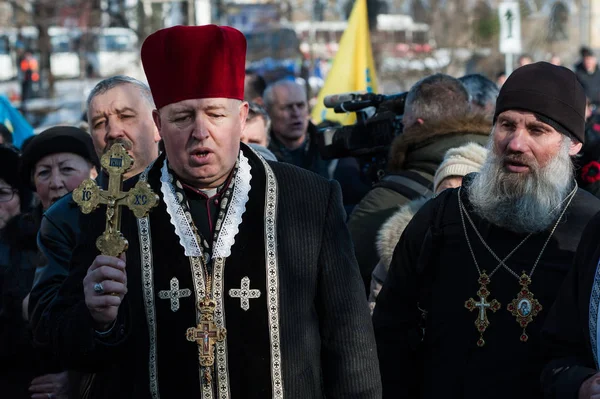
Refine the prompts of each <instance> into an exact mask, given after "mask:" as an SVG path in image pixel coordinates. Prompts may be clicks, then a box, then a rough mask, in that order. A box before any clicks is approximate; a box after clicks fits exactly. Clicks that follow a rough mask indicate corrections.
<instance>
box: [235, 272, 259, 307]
mask: <svg viewBox="0 0 600 399" xmlns="http://www.w3.org/2000/svg"><path fill="white" fill-rule="evenodd" d="M229 296H230V297H232V298H240V305H241V307H242V309H244V310H245V311H247V310H248V309H250V299H254V298H258V297H260V291H259V290H251V289H250V279H249V278H248V276H246V277H244V278H243V279H242V285H241V288H233V289H230V290H229Z"/></svg>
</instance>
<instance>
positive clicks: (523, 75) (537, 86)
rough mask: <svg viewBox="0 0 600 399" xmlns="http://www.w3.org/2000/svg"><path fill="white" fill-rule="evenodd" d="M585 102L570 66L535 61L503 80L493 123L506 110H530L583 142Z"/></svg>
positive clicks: (583, 93)
mask: <svg viewBox="0 0 600 399" xmlns="http://www.w3.org/2000/svg"><path fill="white" fill-rule="evenodd" d="M585 105H586V97H585V92H584V91H583V87H581V84H579V82H578V81H577V77H576V76H575V74H574V73H573V72H572V71H571V70H569V69H567V68H565V67H562V66H556V65H552V64H550V63H548V62H536V63H533V64H529V65H525V66H522V67H520V68H517V69H516V70H515V71H514V72H513V73H512V74H511V75H510V76H509V77H508V79H507V80H506V82H504V85H502V89H500V94H499V95H498V100H497V101H496V111H495V112H494V123H496V118H498V115H500V114H501V113H502V112H504V111H509V110H522V111H528V112H532V113H534V114H536V115H541V116H542V118H541V120H542V122H544V123H548V121H547V120H544V119H545V118H548V119H549V120H550V121H549V122H550V123H548V124H550V125H551V126H552V127H554V128H555V129H556V130H558V131H559V132H561V133H563V134H567V135H571V136H573V137H575V138H577V140H579V141H581V142H582V143H583V142H584V140H585ZM552 122H554V123H556V125H557V126H554V124H553V123H552ZM557 127H558V129H557Z"/></svg>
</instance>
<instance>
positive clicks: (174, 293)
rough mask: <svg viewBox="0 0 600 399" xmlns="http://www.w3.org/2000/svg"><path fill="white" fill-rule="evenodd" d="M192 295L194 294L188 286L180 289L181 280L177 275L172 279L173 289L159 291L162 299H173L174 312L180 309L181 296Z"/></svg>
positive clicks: (172, 308) (172, 307)
mask: <svg viewBox="0 0 600 399" xmlns="http://www.w3.org/2000/svg"><path fill="white" fill-rule="evenodd" d="M190 295H192V292H191V291H190V290H189V289H188V288H184V289H182V290H180V289H179V280H177V277H173V278H172V279H171V289H170V290H169V291H160V292H159V293H158V297H159V298H160V299H170V300H171V310H172V311H173V312H177V310H179V298H186V297H188V296H190Z"/></svg>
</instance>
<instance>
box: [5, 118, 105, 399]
mask: <svg viewBox="0 0 600 399" xmlns="http://www.w3.org/2000/svg"><path fill="white" fill-rule="evenodd" d="M2 151H4V152H0V160H1V161H0V163H1V164H2V165H0V201H2V200H3V199H4V202H0V228H1V230H0V290H1V291H0V294H1V302H0V340H1V342H0V345H1V347H0V397H10V398H33V399H48V398H54V399H63V398H64V399H67V398H70V397H75V396H74V395H70V394H69V389H70V388H69V379H68V375H67V373H66V372H64V371H63V370H60V369H59V368H57V367H56V365H57V364H59V362H58V361H56V360H55V359H52V357H51V355H50V354H49V353H46V352H45V351H44V350H42V349H39V348H34V346H33V344H32V341H31V337H30V332H29V330H28V324H27V311H26V310H27V301H28V296H27V295H28V293H29V291H30V289H31V287H32V284H33V278H34V274H35V269H36V268H37V267H40V266H43V265H44V263H45V261H44V259H43V256H42V254H41V253H40V252H39V251H38V249H37V243H36V236H37V231H38V230H39V225H40V220H41V216H42V213H43V211H45V210H46V209H48V208H49V207H50V206H51V205H52V204H53V203H54V202H55V201H57V200H58V199H59V198H61V197H62V196H63V195H65V194H67V193H69V192H70V191H72V190H73V189H74V188H76V187H77V186H78V185H79V184H80V183H81V182H82V181H83V180H84V179H86V178H88V177H95V175H96V172H95V170H96V168H97V165H98V160H97V157H96V154H95V151H94V148H93V144H92V140H91V137H90V136H89V135H88V134H87V133H86V132H85V131H83V130H80V129H78V128H74V127H68V126H60V127H55V128H51V129H48V130H46V131H44V132H42V133H40V134H39V135H37V136H35V137H34V138H33V139H31V140H30V141H29V142H28V143H27V144H26V145H25V146H24V148H23V154H22V156H21V157H20V158H19V156H18V154H17V153H16V152H14V151H13V152H12V153H8V151H9V150H8V149H2ZM19 166H20V167H19ZM19 170H20V173H19ZM29 188H33V189H34V190H35V191H36V193H37V196H38V198H39V204H37V205H36V206H35V207H32V208H29V207H28V205H29V204H30V202H31V201H30V196H29V198H28V194H27V193H28V189H29ZM5 368H6V370H5ZM71 385H72V386H71V388H73V389H76V387H75V385H76V384H71Z"/></svg>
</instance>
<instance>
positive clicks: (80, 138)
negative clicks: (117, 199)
mask: <svg viewBox="0 0 600 399" xmlns="http://www.w3.org/2000/svg"><path fill="white" fill-rule="evenodd" d="M61 152H70V153H73V154H77V155H79V156H81V157H83V158H84V159H86V160H88V161H89V162H91V163H92V164H93V165H94V166H95V167H96V169H97V170H98V171H99V170H100V162H99V161H98V156H97V155H96V151H95V150H94V143H93V142H92V137H91V136H90V135H89V134H88V133H87V132H86V131H84V130H81V129H79V128H77V127H74V126H56V127H52V128H50V129H47V130H44V131H43V132H42V133H40V134H38V135H37V136H35V137H34V138H33V139H31V141H30V142H28V143H27V145H26V146H24V148H23V156H22V164H21V176H22V178H23V180H24V181H27V182H29V183H31V180H32V179H31V174H32V173H33V170H34V168H35V165H36V164H37V163H38V162H39V161H40V160H41V159H42V158H44V157H45V156H47V155H51V154H57V153H61Z"/></svg>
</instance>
